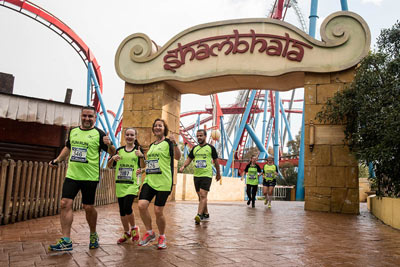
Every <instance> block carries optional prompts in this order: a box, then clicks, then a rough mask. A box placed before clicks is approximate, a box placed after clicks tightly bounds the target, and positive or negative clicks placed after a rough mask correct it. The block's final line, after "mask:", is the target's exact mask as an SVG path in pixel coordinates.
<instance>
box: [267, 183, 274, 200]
mask: <svg viewBox="0 0 400 267" xmlns="http://www.w3.org/2000/svg"><path fill="white" fill-rule="evenodd" d="M268 195H269V199H268V201H269V203H271V200H272V197H273V196H274V186H269V187H268Z"/></svg>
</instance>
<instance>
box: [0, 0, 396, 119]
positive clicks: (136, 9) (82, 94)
mask: <svg viewBox="0 0 400 267" xmlns="http://www.w3.org/2000/svg"><path fill="white" fill-rule="evenodd" d="M33 2H34V3H35V4H37V5H39V6H41V7H42V8H44V9H46V10H47V11H49V12H50V13H52V14H53V15H55V16H56V17H58V18H59V19H61V20H62V21H63V22H64V23H66V24H67V25H68V26H69V27H70V28H71V29H72V30H73V31H75V33H77V34H78V36H80V38H81V39H82V40H83V41H84V42H85V43H86V44H87V45H88V46H89V48H90V49H91V50H92V51H93V53H94V55H95V57H96V58H97V61H98V62H99V64H100V66H101V72H102V76H103V83H104V93H103V97H104V99H105V104H106V106H107V108H108V109H111V110H114V111H117V108H118V106H119V103H120V100H121V98H122V97H123V88H124V82H123V81H122V80H121V79H120V78H119V77H118V76H117V74H116V72H115V68H114V56H115V52H116V50H117V48H118V46H119V44H120V43H121V41H122V40H123V39H124V38H125V37H127V36H128V35H130V34H133V33H137V32H143V33H145V34H147V35H148V36H149V37H150V38H151V39H153V40H154V41H155V42H156V43H157V44H158V45H160V46H162V45H163V44H165V43H166V42H167V41H168V40H169V39H170V38H172V37H173V36H175V35H176V34H178V33H179V32H181V31H183V30H185V29H187V28H189V27H192V26H195V25H198V24H201V23H207V22H213V21H219V20H227V19H238V18H259V17H266V15H267V14H268V13H269V11H270V9H271V7H272V4H273V2H274V0H202V1H192V0H158V1H155V0H145V1H144V0H142V1H137V0H114V1H104V0H57V1H54V0H35V1H33ZM298 2H299V6H300V8H301V10H302V13H303V16H304V19H305V20H306V22H307V26H308V16H309V13H310V2H311V1H310V0H298ZM0 4H3V1H0ZM348 6H349V10H350V11H353V12H355V13H358V14H359V15H361V16H362V17H363V18H364V19H365V20H366V21H367V23H368V25H369V27H370V29H371V34H372V42H373V44H374V43H375V40H376V37H377V36H378V35H379V33H380V31H381V29H383V28H388V27H391V26H392V25H393V24H394V23H395V22H396V20H397V19H398V18H399V7H400V1H399V0H348ZM340 9H341V6H340V0H320V1H319V6H318V15H319V20H318V26H319V25H320V23H321V22H322V21H323V19H324V18H325V17H327V16H328V15H329V14H331V13H333V12H335V11H339V10H340ZM285 21H287V22H289V23H292V24H294V25H295V26H297V27H299V28H300V24H299V23H298V20H297V17H296V16H295V14H294V11H293V10H291V9H289V11H288V15H287V17H286V19H285ZM317 32H318V33H319V29H317ZM0 37H1V42H0V72H5V73H11V74H13V75H14V76H15V83H14V93H15V94H21V95H27V96H33V97H39V98H44V99H53V100H56V101H63V100H64V96H65V90H66V88H72V89H73V90H74V91H73V96H72V103H75V104H85V102H86V82H87V80H86V79H87V71H86V67H85V65H84V64H83V62H82V60H81V59H80V57H79V56H78V55H77V54H76V52H75V51H74V50H73V49H72V48H71V47H70V46H69V44H68V43H66V42H65V41H64V40H63V39H62V38H60V37H59V36H57V34H55V33H54V32H52V31H51V30H49V29H47V28H46V27H44V26H43V25H41V24H40V23H37V22H35V21H33V20H32V19H30V18H28V17H26V16H23V15H21V14H19V13H17V12H15V11H11V10H9V9H7V8H4V7H1V6H0ZM317 38H319V37H317ZM235 94H236V93H226V95H225V96H224V97H222V98H221V102H222V104H229V103H232V101H234V95H235ZM298 97H302V93H300V92H299V93H298ZM209 104H210V101H209V97H200V98H199V97H198V96H194V95H184V96H183V97H182V109H181V110H182V111H188V110H197V109H204V107H205V105H209ZM298 119H299V120H301V118H300V116H298Z"/></svg>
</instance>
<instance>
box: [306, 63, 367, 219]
mask: <svg viewBox="0 0 400 267" xmlns="http://www.w3.org/2000/svg"><path fill="white" fill-rule="evenodd" d="M353 78H354V68H351V69H349V70H345V71H341V72H335V73H330V74H329V73H328V74H318V73H306V76H305V83H304V100H305V117H304V120H305V162H304V187H305V209H306V210H313V211H327V212H339V213H351V214H358V213H359V189H358V163H357V161H356V159H355V157H354V156H353V155H352V154H351V153H350V151H349V149H348V147H347V146H346V145H344V133H343V130H344V128H343V126H342V125H330V124H326V123H322V122H319V121H318V120H316V119H315V116H316V114H317V113H318V112H319V111H320V110H321V108H322V107H323V105H324V104H325V103H326V101H327V100H328V99H329V98H330V97H332V96H333V95H334V94H335V92H338V91H341V90H345V88H346V87H347V86H348V85H349V84H350V83H351V82H352V81H353ZM310 124H311V125H312V124H314V125H313V126H312V127H313V128H311V131H313V132H314V147H313V150H312V151H311V149H310Z"/></svg>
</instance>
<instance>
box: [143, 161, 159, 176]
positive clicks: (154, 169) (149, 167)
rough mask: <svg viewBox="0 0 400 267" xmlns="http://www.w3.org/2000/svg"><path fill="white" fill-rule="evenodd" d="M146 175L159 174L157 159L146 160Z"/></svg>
mask: <svg viewBox="0 0 400 267" xmlns="http://www.w3.org/2000/svg"><path fill="white" fill-rule="evenodd" d="M146 174H161V169H160V165H159V164H158V159H149V160H146Z"/></svg>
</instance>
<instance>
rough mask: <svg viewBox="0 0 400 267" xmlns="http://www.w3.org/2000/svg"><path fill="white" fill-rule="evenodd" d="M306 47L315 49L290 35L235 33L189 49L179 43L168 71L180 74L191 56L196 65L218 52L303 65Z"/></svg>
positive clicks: (168, 61)
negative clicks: (196, 62) (257, 53)
mask: <svg viewBox="0 0 400 267" xmlns="http://www.w3.org/2000/svg"><path fill="white" fill-rule="evenodd" d="M249 41H250V43H249ZM256 46H257V47H256ZM304 47H305V48H309V49H312V48H313V47H312V46H311V45H309V44H306V43H304V42H302V41H299V40H296V39H293V38H291V37H290V36H289V34H288V33H285V35H284V36H279V35H274V34H257V33H255V31H254V30H253V29H251V30H250V33H244V34H240V33H239V31H238V30H236V29H235V30H233V34H230V35H219V36H213V37H207V38H203V39H200V40H196V41H193V42H190V43H187V44H185V45H182V44H181V43H178V48H175V49H173V50H169V51H167V54H166V55H165V56H164V59H163V60H164V63H165V64H164V69H166V70H170V71H172V72H176V69H178V68H180V67H181V66H182V65H184V64H185V62H186V58H187V55H188V54H189V56H190V57H189V56H188V57H189V60H190V61H192V60H194V59H196V60H203V59H206V58H209V57H210V56H212V57H217V56H218V52H224V54H225V55H229V54H236V53H239V54H243V53H246V52H249V53H254V51H255V50H256V51H258V52H259V53H264V54H266V55H269V56H282V57H284V58H285V57H286V58H287V59H288V60H291V61H298V62H301V61H302V59H303V56H304Z"/></svg>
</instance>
